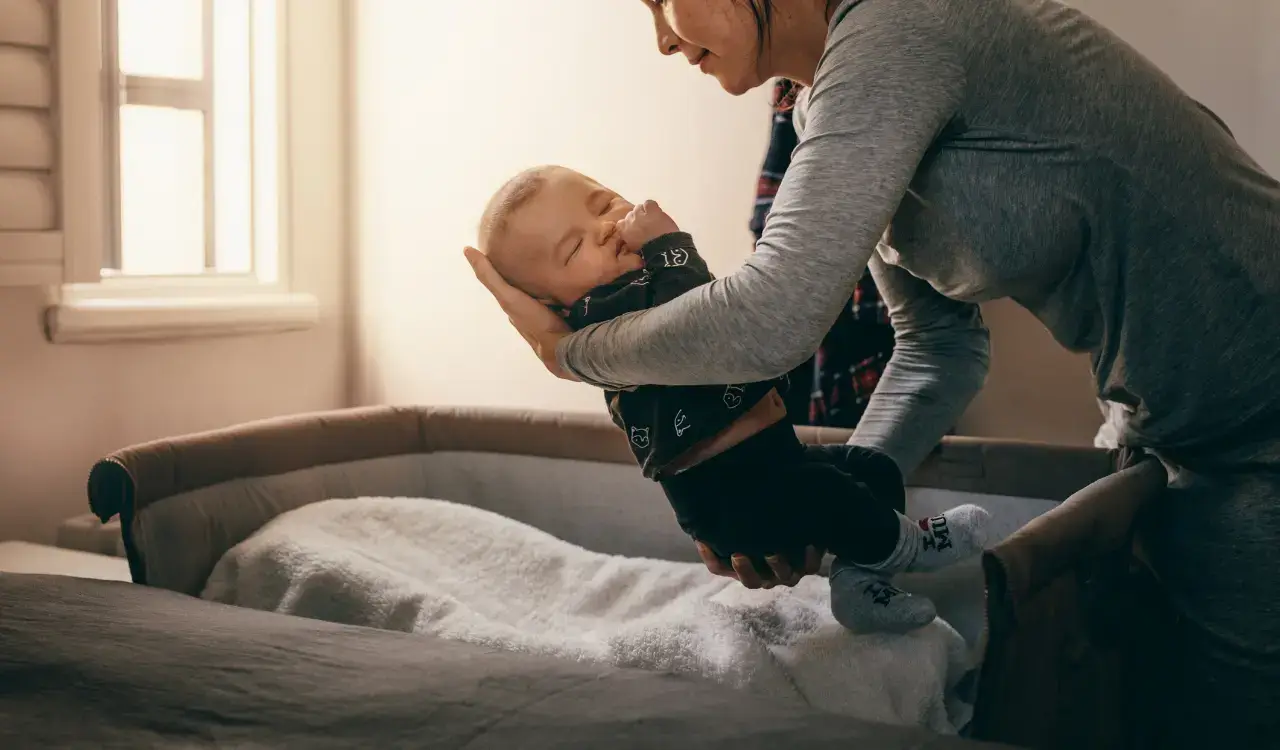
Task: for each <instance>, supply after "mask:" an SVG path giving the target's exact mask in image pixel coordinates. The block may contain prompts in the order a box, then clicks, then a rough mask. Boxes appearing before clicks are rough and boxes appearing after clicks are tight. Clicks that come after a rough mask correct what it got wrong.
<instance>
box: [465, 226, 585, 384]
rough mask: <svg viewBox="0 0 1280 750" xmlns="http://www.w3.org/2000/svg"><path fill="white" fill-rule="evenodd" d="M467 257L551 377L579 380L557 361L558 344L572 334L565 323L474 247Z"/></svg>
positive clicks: (467, 251)
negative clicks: (506, 278) (505, 277)
mask: <svg viewBox="0 0 1280 750" xmlns="http://www.w3.org/2000/svg"><path fill="white" fill-rule="evenodd" d="M463 254H464V255H465V256H466V258H467V262H468V263H470V264H471V270H472V271H474V272H475V275H476V278H477V279H479V280H480V283H481V284H484V287H485V289H488V290H489V293H490V294H492V295H493V298H494V299H496V300H497V301H498V304H499V305H501V306H502V310H503V312H505V313H506V314H507V320H509V321H511V325H512V326H514V327H515V329H516V331H518V332H519V333H520V335H521V336H523V337H524V340H525V341H527V342H529V346H531V347H533V351H534V353H535V354H537V355H538V357H539V358H540V359H541V360H542V364H543V365H544V366H545V367H546V368H547V369H548V370H550V371H551V374H552V375H555V376H556V377H558V378H561V379H563V380H577V378H575V377H574V376H573V375H571V374H569V373H568V372H565V371H564V369H562V368H561V367H560V364H559V363H558V362H557V361H556V344H558V343H559V342H560V339H562V338H564V337H565V336H568V335H569V333H570V332H571V331H570V329H569V325H568V324H567V323H565V322H564V319H563V318H561V317H560V316H559V315H556V314H555V313H554V312H552V311H551V309H550V308H548V307H547V306H546V305H544V304H542V303H541V302H539V301H537V300H536V299H534V298H533V297H530V296H529V295H527V294H525V293H524V292H522V291H520V290H519V289H516V288H515V287H513V286H511V285H510V284H508V283H507V282H506V280H505V279H503V278H502V276H501V275H499V274H498V272H497V271H496V270H494V268H493V264H491V263H490V262H489V259H488V258H486V257H485V256H484V253H481V252H480V251H479V250H476V249H475V248H474V247H468V248H466V249H464V250H463Z"/></svg>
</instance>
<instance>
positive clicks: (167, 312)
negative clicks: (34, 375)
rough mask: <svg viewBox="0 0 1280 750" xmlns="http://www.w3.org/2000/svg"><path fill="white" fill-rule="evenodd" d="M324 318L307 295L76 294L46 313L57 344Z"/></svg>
mask: <svg viewBox="0 0 1280 750" xmlns="http://www.w3.org/2000/svg"><path fill="white" fill-rule="evenodd" d="M319 319H320V303H319V302H318V301H317V300H316V298H315V297H313V296H312V295H309V294H295V293H287V292H276V293H263V294H239V295H216V294H215V295H208V296H181V297H178V296H160V295H158V296H155V297H148V296H128V297H114V296H102V297H93V296H83V297H82V296H78V295H77V296H75V297H71V298H65V299H62V300H60V301H58V302H56V303H54V304H53V305H51V306H50V307H48V308H47V309H46V311H45V337H46V338H47V339H48V340H49V341H50V342H51V343H54V344H99V343H112V342H118V341H167V340H168V341H171V340H180V339H192V338H209V337H224V336H247V335H258V334H268V333H283V332H286V331H300V330H306V329H308V328H311V327H313V326H315V325H316V323H317V322H319Z"/></svg>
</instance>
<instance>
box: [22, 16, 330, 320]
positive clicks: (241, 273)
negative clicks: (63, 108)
mask: <svg viewBox="0 0 1280 750" xmlns="http://www.w3.org/2000/svg"><path fill="white" fill-rule="evenodd" d="M82 3H83V5H81V4H82ZM289 4H290V0H96V2H94V0H74V2H73V3H71V5H73V6H79V7H78V8H76V9H72V10H67V5H68V4H67V3H60V4H59V5H60V6H62V8H63V10H62V12H64V13H67V12H71V13H81V12H84V9H85V8H86V7H87V6H97V7H96V8H95V12H96V14H97V17H96V20H97V23H98V26H99V28H100V29H101V37H102V44H101V47H100V57H101V59H100V60H98V61H96V65H97V66H98V69H99V70H100V73H101V74H102V79H103V80H104V81H105V86H104V89H105V90H104V92H103V96H102V97H101V104H100V106H101V108H102V109H104V110H105V111H103V112H102V119H101V125H102V127H101V131H102V138H101V141H102V143H103V150H104V154H103V159H102V162H103V164H102V169H101V172H102V174H103V176H104V177H103V179H104V181H105V183H106V184H105V185H104V186H103V188H102V190H101V191H100V194H99V195H98V198H99V199H100V200H101V201H103V203H104V205H103V206H102V211H101V212H102V214H103V216H104V217H105V218H104V222H105V224H106V226H105V227H104V228H103V232H102V237H101V242H100V243H98V246H97V247H96V248H95V254H96V258H95V259H94V260H93V261H92V262H94V263H95V264H96V265H95V266H94V267H98V268H100V269H101V271H100V273H99V274H98V276H99V278H98V280H97V281H96V282H95V283H90V284H71V285H65V286H64V287H62V290H61V295H60V300H59V301H58V304H56V305H55V306H54V307H53V308H52V309H51V311H50V315H49V316H48V321H47V322H48V326H47V327H48V329H49V337H50V338H51V339H52V340H55V341H58V340H65V341H81V340H102V339H118V338H159V337H169V336H175V335H176V336H189V335H195V334H199V333H201V332H206V331H207V332H209V333H235V332H256V331H261V330H287V329H292V328H298V327H303V326H306V325H310V324H311V323H313V322H314V320H315V318H316V302H315V300H314V299H313V298H311V297H310V296H307V295H298V294H291V293H290V289H289V259H290V258H289V252H288V251H289V241H288V237H287V230H288V221H287V218H288V208H289V206H288V190H287V189H285V188H286V187H287V183H288V180H287V177H288V173H287V169H288V164H287V161H286V159H285V158H284V156H285V154H286V153H287V152H288V148H287V146H288V140H287V136H288V133H287V131H286V130H285V128H284V127H283V125H284V124H285V123H286V121H287V117H286V112H285V111H284V110H285V107H284V106H283V103H284V102H285V101H286V100H287V89H288V80H287V76H286V73H287V65H285V64H284V61H285V60H286V59H287V58H286V55H285V53H286V52H287V50H286V49H285V44H284V43H283V42H284V40H285V39H286V38H287V24H288V14H287V6H288V5H289ZM65 210H66V211H68V212H71V211H74V210H75V207H74V205H71V204H70V202H68V205H66V206H65ZM68 252H71V251H70V250H68ZM82 262H84V263H88V262H90V261H88V260H83V259H82Z"/></svg>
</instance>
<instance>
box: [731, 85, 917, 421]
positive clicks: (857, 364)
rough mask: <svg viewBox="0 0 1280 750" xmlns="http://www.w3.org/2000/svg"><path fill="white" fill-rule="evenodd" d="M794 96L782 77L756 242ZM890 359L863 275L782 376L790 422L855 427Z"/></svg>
mask: <svg viewBox="0 0 1280 750" xmlns="http://www.w3.org/2000/svg"><path fill="white" fill-rule="evenodd" d="M799 92H800V87H799V86H797V85H796V83H795V82H794V81H790V80H788V79H785V78H782V79H779V80H778V81H777V82H776V83H775V84H774V88H773V114H772V117H771V118H770V119H771V127H770V132H769V148H768V150H767V151H766V152H765V157H764V166H763V167H762V168H761V170H760V179H759V182H758V184H757V186H756V202H755V206H754V207H753V210H752V212H751V233H752V234H753V235H755V238H756V241H757V242H758V241H759V240H760V236H761V235H762V234H764V225H765V219H766V218H767V217H768V215H769V209H771V208H772V207H773V199H774V196H776V195H777V194H778V187H779V186H780V185H781V183H782V177H783V175H785V174H786V173H787V167H789V166H790V165H791V154H792V152H793V151H794V150H795V147H796V129H795V124H794V122H793V120H792V117H793V109H794V108H795V100H796V95H797V94H799ZM891 354H893V326H892V325H890V323H889V311H888V309H887V308H886V307H885V305H884V301H883V300H882V299H880V292H879V291H877V290H876V282H875V279H873V278H871V272H870V271H869V270H868V271H866V272H864V273H863V274H862V278H860V279H858V284H857V286H855V287H854V289H853V296H852V297H851V298H850V299H849V300H848V302H847V303H846V304H845V306H844V307H843V308H842V309H841V310H840V315H839V317H837V318H836V322H835V324H834V325H832V326H831V330H829V331H827V334H826V336H824V337H823V339H822V343H821V345H819V346H818V351H817V352H816V353H815V354H814V355H813V356H812V357H810V358H809V359H806V360H805V361H804V362H803V363H801V364H800V366H799V367H796V368H795V369H794V370H792V371H791V372H789V373H787V378H788V380H789V381H790V383H791V387H790V388H788V389H787V392H786V393H784V394H783V396H782V398H783V400H784V401H785V402H786V407H787V416H788V417H789V418H790V420H791V423H792V424H802V425H820V426H824V427H856V426H857V425H858V420H859V419H861V418H862V413H863V412H864V411H866V408H867V403H868V401H869V400H870V399H871V394H872V393H874V392H875V388H876V384H877V383H879V382H880V378H881V376H883V375H884V368H885V365H886V364H888V362H889V356H890V355H891Z"/></svg>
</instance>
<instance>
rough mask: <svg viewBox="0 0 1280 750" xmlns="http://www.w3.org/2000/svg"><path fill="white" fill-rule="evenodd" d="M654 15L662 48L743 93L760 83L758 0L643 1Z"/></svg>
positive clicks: (663, 52)
mask: <svg viewBox="0 0 1280 750" xmlns="http://www.w3.org/2000/svg"><path fill="white" fill-rule="evenodd" d="M643 1H644V4H645V5H646V6H648V8H649V11H650V12H651V13H652V14H653V26H654V30H655V31H656V33H657V41H658V50H659V51H660V52H662V54H664V55H674V54H682V55H684V57H685V59H686V60H688V61H689V64H690V65H697V66H698V67H699V68H700V69H701V70H702V72H703V73H706V74H707V75H710V76H715V78H716V80H717V81H719V82H720V86H721V87H723V88H724V90H725V91H727V92H729V93H730V94H733V95H734V96H738V95H740V94H744V93H746V92H747V91H750V90H751V89H753V88H755V87H756V86H759V85H760V84H762V83H764V81H765V80H767V78H768V76H766V75H762V74H761V67H762V66H761V59H762V57H763V55H761V54H760V49H759V46H760V45H759V30H758V29H757V27H756V21H755V15H754V14H753V13H752V10H751V7H750V5H749V3H751V2H753V0H643Z"/></svg>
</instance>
